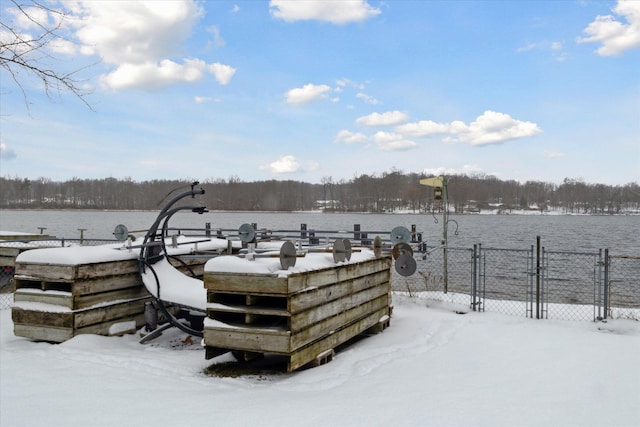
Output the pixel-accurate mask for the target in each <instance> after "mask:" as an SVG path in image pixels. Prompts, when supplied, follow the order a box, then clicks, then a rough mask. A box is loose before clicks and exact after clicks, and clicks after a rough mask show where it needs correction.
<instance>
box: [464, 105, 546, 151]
mask: <svg viewBox="0 0 640 427" xmlns="http://www.w3.org/2000/svg"><path fill="white" fill-rule="evenodd" d="M540 132H542V130H541V129H540V128H539V127H538V125H537V124H535V123H532V122H523V121H520V120H515V119H513V118H511V116H509V115H508V114H504V113H498V112H495V111H490V110H487V111H485V112H484V113H483V114H482V115H481V116H479V117H478V118H476V120H475V121H473V122H472V123H471V124H470V125H469V127H468V128H467V129H466V130H464V131H460V132H458V133H457V136H456V137H455V138H454V141H455V140H456V139H457V140H459V141H461V142H465V143H467V144H470V145H488V144H500V143H502V142H505V141H509V140H512V139H518V138H523V137H527V136H534V135H537V134H539V133H540Z"/></svg>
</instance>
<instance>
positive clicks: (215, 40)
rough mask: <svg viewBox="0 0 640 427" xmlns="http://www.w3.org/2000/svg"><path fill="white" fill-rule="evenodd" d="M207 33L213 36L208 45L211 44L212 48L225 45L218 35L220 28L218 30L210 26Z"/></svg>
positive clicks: (215, 26)
mask: <svg viewBox="0 0 640 427" xmlns="http://www.w3.org/2000/svg"><path fill="white" fill-rule="evenodd" d="M207 32H208V33H210V34H211V35H212V36H213V40H212V41H211V42H210V44H212V45H213V46H215V47H222V46H224V45H225V44H226V43H225V41H224V39H223V38H222V36H221V35H220V28H218V26H217V25H212V26H211V27H209V28H207Z"/></svg>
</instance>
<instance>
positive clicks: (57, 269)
mask: <svg viewBox="0 0 640 427" xmlns="http://www.w3.org/2000/svg"><path fill="white" fill-rule="evenodd" d="M174 265H175V266H176V268H178V269H180V270H182V271H183V272H186V270H187V267H186V266H185V265H187V266H188V268H190V269H191V270H193V271H194V272H195V274H198V273H200V274H202V272H203V269H204V260H187V261H186V262H185V263H180V262H174ZM15 269H16V270H15V272H16V274H15V276H14V279H13V281H14V287H15V292H14V305H13V307H12V310H11V317H12V320H13V324H14V334H15V335H16V336H19V337H25V338H29V339H33V340H36V341H47V342H55V343H60V342H63V341H66V340H68V339H71V338H73V337H74V336H76V335H79V334H98V335H111V328H112V327H113V326H114V325H116V324H119V323H125V322H127V323H131V322H135V328H136V329H137V328H140V327H142V326H144V324H145V316H144V311H145V303H147V302H149V301H151V300H152V297H151V295H150V294H149V293H148V292H147V289H146V288H145V286H144V284H143V283H142V279H141V277H140V274H139V272H138V260H137V259H131V260H124V261H123V260H119V261H106V262H98V263H90V264H78V265H62V264H49V263H37V262H20V261H19V260H18V261H16V262H15ZM160 317H161V316H160ZM115 329H116V330H117V331H120V329H119V328H115ZM116 334H120V332H116Z"/></svg>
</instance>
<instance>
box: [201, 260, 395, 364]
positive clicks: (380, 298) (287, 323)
mask: <svg viewBox="0 0 640 427" xmlns="http://www.w3.org/2000/svg"><path fill="white" fill-rule="evenodd" d="M311 256H312V254H308V255H307V257H311ZM352 261H353V260H352ZM245 262H252V261H245ZM390 265H391V260H390V258H389V257H387V256H384V257H381V258H375V257H371V258H365V259H363V260H361V261H356V262H350V263H340V264H335V265H333V266H330V267H322V268H316V269H305V270H304V271H300V272H291V273H290V274H277V273H276V274H274V273H265V274H260V273H239V272H232V273H227V272H224V271H210V269H209V268H208V265H207V266H205V274H204V285H205V288H207V299H208V301H207V303H208V304H207V319H205V328H204V344H205V346H206V347H207V357H208V358H211V357H214V356H216V355H218V354H220V353H222V352H224V351H225V350H231V351H236V352H251V353H268V354H278V355H284V356H287V357H288V366H287V369H288V371H293V370H295V369H298V368H300V367H302V366H304V365H306V364H308V363H313V362H314V361H316V360H317V359H318V357H320V356H321V355H323V354H328V353H326V352H328V351H330V350H332V349H334V348H335V347H337V346H339V345H341V344H343V343H345V342H346V341H348V340H350V339H352V338H353V337H355V336H356V335H359V334H361V333H363V332H365V331H370V330H373V329H375V328H378V330H382V329H384V327H386V326H387V325H388V323H389V315H390V306H391V297H390V282H389V281H390V276H391V272H390Z"/></svg>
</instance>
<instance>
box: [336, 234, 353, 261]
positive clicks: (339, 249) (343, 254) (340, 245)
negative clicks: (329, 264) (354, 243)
mask: <svg viewBox="0 0 640 427" xmlns="http://www.w3.org/2000/svg"><path fill="white" fill-rule="evenodd" d="M349 258H351V255H349ZM346 259H347V251H346V250H345V247H344V240H342V239H336V241H335V242H333V262H335V263H339V262H342V261H344V260H346Z"/></svg>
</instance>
